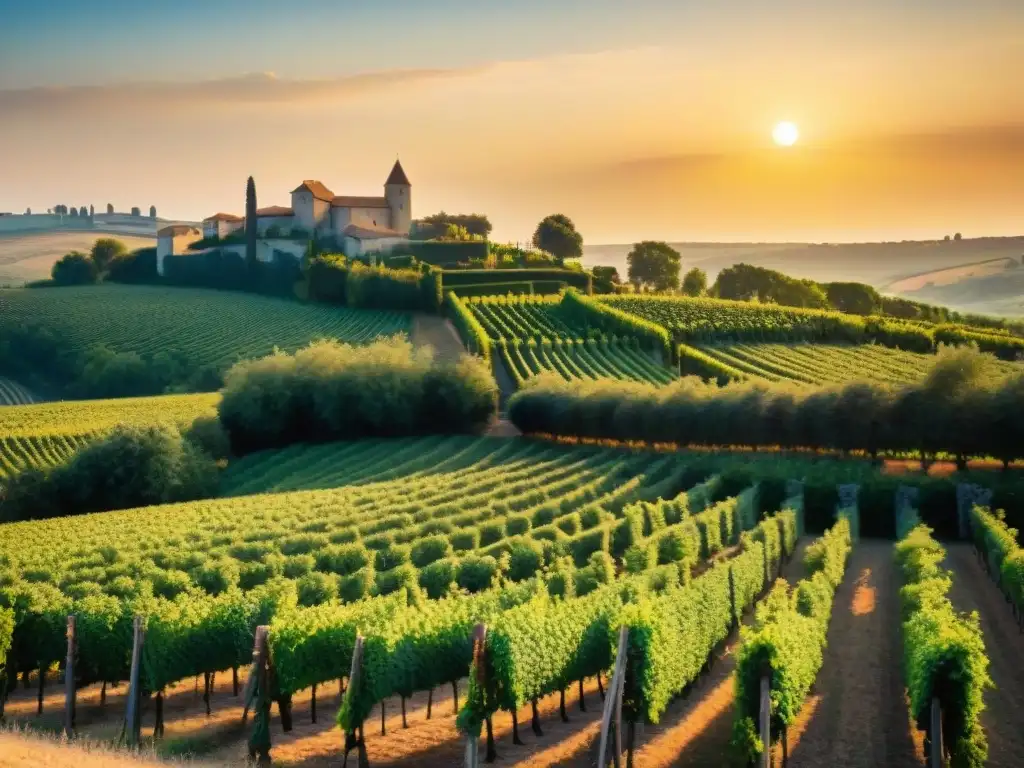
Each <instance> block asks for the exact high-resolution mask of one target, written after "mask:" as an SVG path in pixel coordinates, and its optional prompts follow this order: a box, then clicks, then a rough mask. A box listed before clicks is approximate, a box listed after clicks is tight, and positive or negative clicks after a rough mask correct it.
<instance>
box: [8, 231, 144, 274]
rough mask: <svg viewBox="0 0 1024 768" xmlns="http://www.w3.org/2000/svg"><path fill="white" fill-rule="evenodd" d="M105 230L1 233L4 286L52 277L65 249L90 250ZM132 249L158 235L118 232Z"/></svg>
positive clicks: (127, 246) (142, 245) (141, 246)
mask: <svg viewBox="0 0 1024 768" xmlns="http://www.w3.org/2000/svg"><path fill="white" fill-rule="evenodd" d="M106 236H107V235H104V234H103V233H102V232H94V231H88V232H34V233H29V234H0V286H12V287H14V286H18V285H22V284H24V283H27V282H31V281H32V280H44V279H47V278H49V277H50V268H51V267H52V266H53V265H54V263H55V262H56V261H57V260H58V259H59V258H60V257H61V256H63V255H64V254H65V253H68V252H69V251H82V252H84V253H88V252H89V251H90V250H91V249H92V245H93V243H95V242H96V240H97V238H100V237H106ZM117 239H118V240H120V241H121V242H122V243H124V245H125V247H126V248H127V249H128V250H129V251H132V250H135V249H136V248H152V247H154V246H156V238H155V237H135V236H131V235H120V234H119V235H117Z"/></svg>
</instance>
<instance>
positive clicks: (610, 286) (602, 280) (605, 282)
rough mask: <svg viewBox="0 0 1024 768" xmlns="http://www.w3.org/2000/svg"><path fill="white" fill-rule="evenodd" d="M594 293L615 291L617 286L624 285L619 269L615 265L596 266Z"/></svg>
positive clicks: (594, 271)
mask: <svg viewBox="0 0 1024 768" xmlns="http://www.w3.org/2000/svg"><path fill="white" fill-rule="evenodd" d="M591 272H592V274H593V275H594V293H615V286H617V285H622V278H621V277H619V270H618V269H616V268H615V267H594V269H593V270H591Z"/></svg>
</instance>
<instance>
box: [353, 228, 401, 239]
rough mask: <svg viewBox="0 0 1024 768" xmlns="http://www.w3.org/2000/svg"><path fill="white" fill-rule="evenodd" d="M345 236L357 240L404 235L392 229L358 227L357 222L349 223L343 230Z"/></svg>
mask: <svg viewBox="0 0 1024 768" xmlns="http://www.w3.org/2000/svg"><path fill="white" fill-rule="evenodd" d="M343 234H344V235H345V237H354V238H356V239H357V240H377V239H379V238H382V237H405V235H403V234H402V233H401V232H396V231H395V230H393V229H370V228H369V227H360V226H359V225H358V224H349V225H348V226H347V227H345V229H344V230H343Z"/></svg>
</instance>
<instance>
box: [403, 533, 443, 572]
mask: <svg viewBox="0 0 1024 768" xmlns="http://www.w3.org/2000/svg"><path fill="white" fill-rule="evenodd" d="M451 553H452V545H451V542H449V541H448V537H447V536H441V535H437V536H427V537H426V538H422V539H418V540H417V541H415V542H414V543H413V545H412V549H411V552H410V560H411V561H412V564H413V565H415V566H416V567H417V568H423V567H425V566H427V565H430V564H431V563H433V562H434V561H435V560H440V559H441V558H443V557H448V555H450V554H451Z"/></svg>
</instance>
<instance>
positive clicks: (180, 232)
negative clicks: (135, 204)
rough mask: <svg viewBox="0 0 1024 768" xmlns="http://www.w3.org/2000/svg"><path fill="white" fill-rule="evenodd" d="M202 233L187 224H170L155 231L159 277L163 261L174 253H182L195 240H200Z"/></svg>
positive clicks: (162, 270)
mask: <svg viewBox="0 0 1024 768" xmlns="http://www.w3.org/2000/svg"><path fill="white" fill-rule="evenodd" d="M202 237H203V235H202V233H201V232H200V231H199V230H198V229H196V228H195V227H191V226H189V225H188V224H172V225H170V226H168V227H164V228H163V229H161V230H159V231H157V233H156V269H157V272H158V273H160V274H161V275H162V274H163V272H164V269H163V265H164V259H166V258H167V257H168V256H171V255H172V254H175V253H184V252H185V250H186V249H187V248H188V247H189V246H190V245H191V244H192V243H194V242H196V241H197V240H201V239H202Z"/></svg>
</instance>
